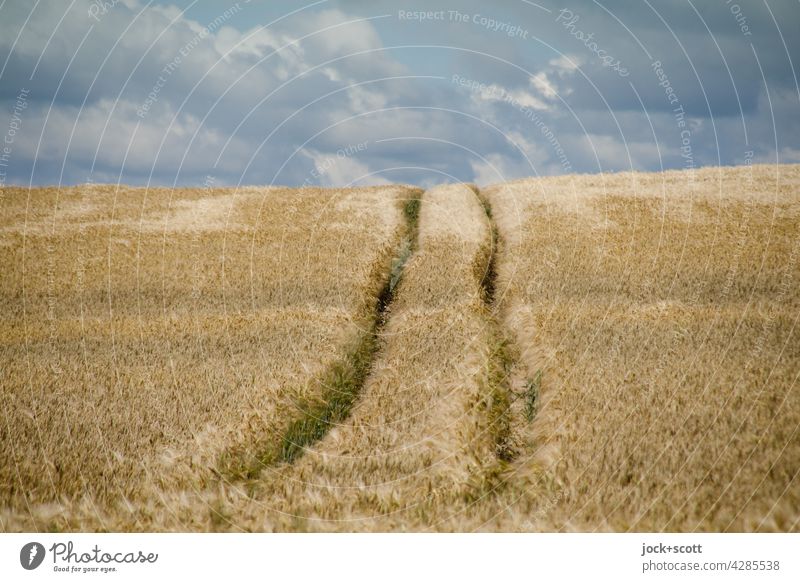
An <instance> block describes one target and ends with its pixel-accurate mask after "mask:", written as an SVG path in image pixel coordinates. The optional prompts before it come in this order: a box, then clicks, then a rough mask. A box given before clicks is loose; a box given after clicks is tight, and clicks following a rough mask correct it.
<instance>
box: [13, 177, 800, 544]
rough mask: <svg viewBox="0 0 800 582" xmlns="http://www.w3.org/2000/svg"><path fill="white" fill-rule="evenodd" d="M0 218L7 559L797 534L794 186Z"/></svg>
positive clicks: (46, 206) (516, 185) (384, 192)
mask: <svg viewBox="0 0 800 582" xmlns="http://www.w3.org/2000/svg"><path fill="white" fill-rule="evenodd" d="M0 209H1V210H0V212H1V214H0V255H2V261H3V265H4V267H5V269H4V276H3V278H2V283H0V290H1V291H2V296H1V297H0V302H1V303H2V305H1V307H2V310H3V314H4V317H3V321H2V330H1V331H0V341H1V342H2V356H0V357H1V358H2V367H1V368H0V369H1V370H2V371H1V372H0V402H2V409H3V418H2V420H0V459H1V460H2V462H1V463H0V529H2V530H3V531H34V530H36V531H41V530H48V531H152V530H155V531H595V530H603V531H605V530H610V531H797V530H798V529H800V510H799V509H798V508H800V494H798V491H800V486H798V485H799V483H798V478H797V475H798V472H800V434H798V428H800V395H799V394H798V390H797V381H798V375H799V374H800V341H798V331H797V320H798V314H800V292H798V277H799V276H800V266H798V259H799V258H800V257H798V254H799V249H798V246H799V245H800V166H777V167H776V166H745V167H738V168H706V169H702V170H696V171H691V172H689V171H678V172H674V171H673V172H662V173H653V174H644V173H632V172H628V173H619V174H604V175H593V176H588V175H581V176H561V177H553V178H532V179H527V180H521V181H516V182H508V183H504V184H498V185H495V186H490V187H486V188H480V189H479V188H477V187H475V186H472V185H464V184H459V185H448V186H438V187H435V188H432V189H429V190H427V191H425V192H423V191H421V190H419V189H416V188H413V187H410V186H400V185H398V186H382V187H369V188H348V189H317V188H300V189H289V188H278V187H274V188H257V187H245V188H236V189H234V188H230V189H225V188H197V189H152V188H151V189H142V188H128V187H122V186H107V185H83V186H76V187H70V188H34V189H21V188H19V189H17V188H6V189H4V190H3V198H2V205H0Z"/></svg>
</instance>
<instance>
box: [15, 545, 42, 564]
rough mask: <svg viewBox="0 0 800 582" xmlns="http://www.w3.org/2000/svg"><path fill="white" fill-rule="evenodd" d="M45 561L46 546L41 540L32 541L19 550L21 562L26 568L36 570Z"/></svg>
mask: <svg viewBox="0 0 800 582" xmlns="http://www.w3.org/2000/svg"><path fill="white" fill-rule="evenodd" d="M43 561H44V546H43V545H42V544H40V543H39V542H30V543H27V544H25V545H24V546H22V549H21V550H20V551H19V563H20V564H22V567H23V568H25V569H26V570H35V569H36V568H38V567H39V566H41V565H42V562H43Z"/></svg>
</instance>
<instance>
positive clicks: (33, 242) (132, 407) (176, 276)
mask: <svg viewBox="0 0 800 582" xmlns="http://www.w3.org/2000/svg"><path fill="white" fill-rule="evenodd" d="M407 191H408V189H403V188H399V187H398V188H395V187H388V188H369V189H360V190H338V191H337V190H330V191H327V190H319V189H301V190H291V191H290V190H286V189H280V188H269V189H266V188H265V189H254V188H243V189H238V190H206V189H198V190H152V189H150V190H145V189H131V188H123V187H121V188H116V187H113V186H96V185H87V186H83V187H76V188H65V189H55V188H47V189H34V190H30V191H29V190H22V189H17V190H13V189H9V190H6V191H5V192H4V194H5V201H6V202H5V204H4V206H3V215H2V221H0V229H2V231H0V237H2V238H1V239H0V240H1V241H2V243H0V244H1V245H2V246H0V255H1V256H2V261H3V264H4V266H5V269H6V274H5V275H4V277H3V279H2V287H1V288H0V289H2V299H0V301H2V306H0V308H1V309H2V310H3V313H4V318H3V322H2V330H1V331H0V338H1V341H2V344H3V347H2V349H3V352H2V353H3V356H2V358H3V365H2V379H1V380H0V402H2V409H3V417H4V418H3V421H2V423H1V424H0V456H1V457H2V462H0V502H1V503H2V505H3V507H4V510H3V513H2V526H3V528H5V529H9V528H11V529H18V528H32V527H37V528H40V527H47V528H69V529H79V528H81V527H88V528H91V529H98V528H100V529H102V528H109V529H131V528H134V527H146V526H145V525H143V524H142V525H139V526H137V522H141V520H142V519H146V516H145V517H142V515H141V511H138V510H136V509H135V507H136V506H137V505H141V504H145V505H146V506H148V507H150V509H149V510H153V511H155V510H156V509H157V508H158V506H159V505H160V504H163V503H171V502H170V501H168V499H167V497H166V495H167V493H168V492H170V491H180V492H182V493H181V495H184V496H185V495H189V496H192V495H195V492H198V491H200V490H202V489H203V488H206V487H207V486H208V484H209V483H210V482H214V481H215V479H216V478H215V477H214V475H213V471H212V469H214V468H215V467H216V463H217V460H218V457H219V454H220V452H221V451H223V450H225V449H226V448H227V447H231V446H233V445H235V444H236V443H239V442H251V441H252V440H254V439H255V438H256V435H264V434H270V433H272V432H276V431H279V430H280V429H281V425H282V423H283V422H285V421H286V420H287V419H289V418H290V417H291V415H292V414H294V413H295V406H294V402H295V401H296V399H302V398H306V397H311V395H309V394H308V392H313V390H314V389H315V387H316V384H315V383H314V382H313V381H312V379H313V378H314V377H315V375H317V374H319V373H321V372H322V371H323V370H324V369H325V368H326V366H329V365H330V363H331V362H333V361H335V360H336V359H337V358H338V357H340V356H341V351H342V350H343V349H344V347H345V346H346V345H348V342H350V341H351V339H352V337H353V336H355V335H357V334H359V333H360V329H361V327H362V325H363V320H364V318H365V317H367V316H368V315H369V314H370V313H371V312H372V311H373V309H374V302H375V296H376V295H377V293H378V292H379V290H380V286H381V279H382V278H383V276H384V274H385V272H386V271H387V270H388V262H389V261H390V259H391V256H392V254H393V253H394V250H395V246H396V245H397V244H398V240H399V236H400V231H401V226H402V216H401V212H400V205H399V203H400V201H399V200H398V197H399V196H402V195H403V194H404V193H405V192H407ZM165 492H167V493H165ZM153 508H155V509H153ZM149 510H148V511H149ZM167 511H172V509H171V508H167ZM75 520H77V521H75Z"/></svg>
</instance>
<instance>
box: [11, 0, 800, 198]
mask: <svg viewBox="0 0 800 582" xmlns="http://www.w3.org/2000/svg"><path fill="white" fill-rule="evenodd" d="M0 2H2V3H1V4H0V105H1V106H0V133H2V134H3V143H2V144H0V184H8V185H11V184H18V185H44V184H64V185H67V184H80V183H85V182H98V183H120V182H121V183H127V184H136V185H158V186H173V185H188V186H199V185H215V186H235V185H244V184H270V185H272V184H275V185H278V184H279V185H288V186H304V185H307V186H310V185H314V186H316V185H322V186H349V185H370V184H383V183H392V182H402V183H410V184H417V185H420V186H423V187H427V186H430V185H432V184H437V183H442V182H456V181H468V182H476V183H478V184H480V185H485V184H490V183H496V182H502V181H506V180H512V179H516V178H521V177H527V176H543V175H558V174H568V173H598V172H616V171H624V170H631V169H633V170H648V171H655V170H662V169H692V168H699V167H702V166H708V165H736V164H743V163H750V162H753V163H797V162H800V86H798V75H797V70H796V68H795V67H797V66H800V0H761V1H760V2H759V1H757V0H752V1H745V0H736V1H734V0H708V1H705V0H703V1H701V0H661V1H656V0H640V1H639V0H627V1H625V0H603V1H592V0H581V1H579V0H571V1H570V0H567V1H566V2H557V1H552V2H551V1H547V0H542V1H540V2H532V1H528V0H500V1H497V2H492V3H488V2H477V1H471V0H462V1H458V2H456V1H453V0H451V1H442V0H428V1H424V2H423V1H405V0H401V1H399V2H397V1H395V2H388V1H383V0H369V1H368V0H363V1H362V0H340V1H335V0H316V1H313V2H275V1H267V0H264V1H261V0H252V1H249V2H248V1H247V0H240V1H239V2H234V3H231V2H228V1H222V2H210V1H204V0H177V1H172V2H156V1H152V2H146V1H144V0H104V1H103V0H92V1H89V0H72V1H65V0H58V1H56V0H28V1H22V0H0Z"/></svg>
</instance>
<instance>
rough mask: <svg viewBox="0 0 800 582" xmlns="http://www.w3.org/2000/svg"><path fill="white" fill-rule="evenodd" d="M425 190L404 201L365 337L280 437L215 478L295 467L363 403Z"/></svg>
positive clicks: (234, 459)
mask: <svg viewBox="0 0 800 582" xmlns="http://www.w3.org/2000/svg"><path fill="white" fill-rule="evenodd" d="M421 194H422V190H412V191H411V192H410V195H409V196H408V197H407V198H405V200H403V201H402V211H403V219H404V226H403V232H402V234H401V236H400V241H399V243H398V245H397V250H396V252H395V254H394V256H393V258H392V260H391V263H390V264H389V265H388V269H387V265H384V264H378V265H376V267H375V269H374V273H373V276H372V279H373V280H376V281H379V283H378V285H376V287H380V290H379V292H378V293H377V294H376V299H375V303H374V309H373V311H372V312H371V313H369V314H367V315H366V317H365V318H364V321H363V322H361V325H360V327H361V329H362V331H361V333H360V334H359V335H358V336H357V337H356V338H355V339H354V340H353V341H352V342H351V344H350V345H349V346H348V347H346V348H345V350H344V354H343V356H342V357H341V358H340V359H339V360H337V361H335V362H334V363H333V364H332V365H331V366H330V367H329V368H328V369H327V370H325V371H324V372H323V373H322V374H321V375H320V377H318V378H317V379H316V380H315V383H316V384H317V385H318V386H317V388H316V389H315V390H313V393H314V394H316V395H318V396H317V397H316V398H314V399H303V400H295V402H294V407H295V409H296V410H297V411H299V412H298V414H297V415H296V416H295V417H294V418H292V419H291V420H290V421H289V422H288V423H287V424H286V425H285V426H284V428H283V429H282V430H281V431H280V433H279V434H278V435H271V437H270V438H267V439H265V441H264V442H258V443H250V444H249V445H248V446H247V447H246V448H244V449H243V448H242V447H237V448H235V449H230V450H228V451H226V452H225V453H223V455H222V456H221V458H220V460H219V462H218V468H217V469H216V474H217V475H218V476H219V477H220V478H222V480H223V481H229V480H232V481H241V480H246V481H248V480H254V479H257V478H258V477H259V475H260V474H261V471H262V470H264V469H265V468H267V467H270V466H274V465H278V464H280V463H293V462H294V461H296V460H297V459H298V458H299V457H301V456H302V455H303V453H304V452H305V451H306V450H307V449H308V447H311V446H313V444H314V443H316V442H317V441H319V440H320V439H322V438H324V437H325V435H326V434H327V433H328V432H329V431H330V430H331V428H332V427H334V426H336V425H337V424H340V423H342V422H344V421H345V420H346V419H347V417H348V416H349V415H350V412H351V410H352V408H353V406H354V405H355V403H356V402H357V401H358V398H359V395H360V394H361V390H362V388H363V386H364V382H365V381H366V379H367V377H368V376H369V373H370V370H371V369H372V367H373V363H374V360H375V358H376V356H377V353H378V350H379V348H380V342H379V337H380V334H381V332H382V330H383V328H384V326H385V324H386V321H387V319H388V314H389V311H390V308H391V304H392V302H393V300H394V297H395V292H396V289H397V287H398V285H399V284H400V282H401V280H402V277H403V271H404V269H405V266H406V263H407V261H408V259H409V258H410V257H411V256H412V255H413V253H414V251H415V249H416V246H417V230H418V229H417V222H418V217H419V207H420V197H421Z"/></svg>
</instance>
